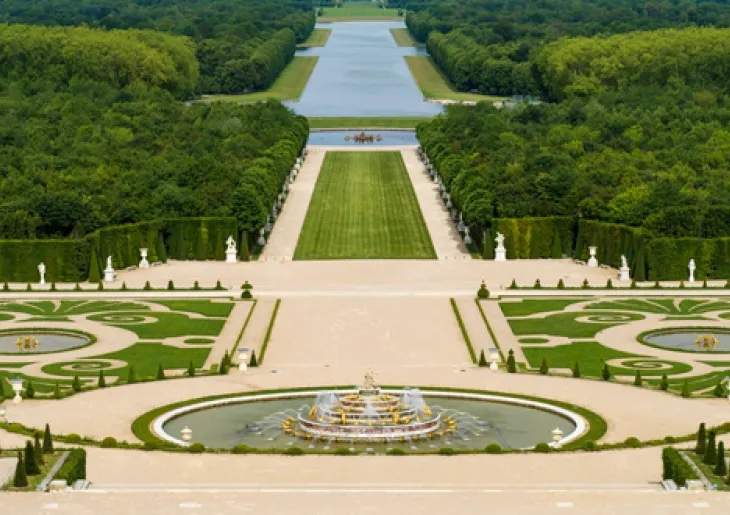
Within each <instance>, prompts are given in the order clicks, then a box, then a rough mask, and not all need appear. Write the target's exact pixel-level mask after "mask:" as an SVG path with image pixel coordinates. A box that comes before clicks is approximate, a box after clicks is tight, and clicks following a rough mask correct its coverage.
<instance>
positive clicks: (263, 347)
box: [258, 299, 281, 366]
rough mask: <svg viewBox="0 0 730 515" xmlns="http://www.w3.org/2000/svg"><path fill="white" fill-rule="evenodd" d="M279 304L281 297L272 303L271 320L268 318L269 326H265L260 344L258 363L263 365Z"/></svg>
mask: <svg viewBox="0 0 730 515" xmlns="http://www.w3.org/2000/svg"><path fill="white" fill-rule="evenodd" d="M280 305H281V299H276V302H275V303H274V310H273V311H272V312H271V320H269V326H268V327H267V328H266V336H264V343H263V344H262V345H261V355H260V356H259V360H258V364H259V366H261V365H263V363H264V358H265V357H266V349H268V348H269V341H270V340H271V333H272V332H273V331H274V324H275V323H276V315H277V314H278V313H279V306H280Z"/></svg>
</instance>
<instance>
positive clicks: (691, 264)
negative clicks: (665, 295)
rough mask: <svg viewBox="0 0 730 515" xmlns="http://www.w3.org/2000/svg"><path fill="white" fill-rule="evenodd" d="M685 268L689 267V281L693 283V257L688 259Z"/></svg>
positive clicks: (695, 267) (694, 266)
mask: <svg viewBox="0 0 730 515" xmlns="http://www.w3.org/2000/svg"><path fill="white" fill-rule="evenodd" d="M687 268H689V282H691V283H693V282H695V270H697V265H696V264H695V258H692V259H690V260H689V265H687Z"/></svg>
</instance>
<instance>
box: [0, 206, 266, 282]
mask: <svg viewBox="0 0 730 515" xmlns="http://www.w3.org/2000/svg"><path fill="white" fill-rule="evenodd" d="M228 236H233V237H234V239H236V242H237V244H238V246H239V250H240V251H242V254H241V255H242V257H244V258H246V257H247V250H244V249H247V246H246V245H243V242H242V241H241V237H242V236H243V237H247V235H245V234H243V235H242V234H239V232H238V224H237V222H236V219H235V218H232V217H217V218H216V217H201V218H166V219H162V220H154V221H149V222H139V223H134V224H126V225H117V226H110V227H105V228H103V229H99V230H98V231H95V232H93V233H91V234H88V235H87V236H85V237H84V238H81V239H76V240H72V239H69V240H0V281H3V282H5V281H7V282H38V280H39V275H38V264H39V263H40V262H41V261H42V262H43V263H45V265H46V281H47V282H49V283H50V282H62V281H63V282H79V281H83V280H86V279H88V280H89V281H91V282H97V281H99V280H100V278H101V273H102V271H103V270H104V268H106V260H107V257H108V256H112V265H113V266H114V268H115V269H123V268H127V267H130V266H136V265H137V264H139V260H140V255H139V249H140V248H144V247H146V248H147V249H148V253H147V259H148V260H149V261H150V262H155V261H163V262H164V261H167V258H168V256H169V257H171V258H174V259H196V260H206V259H218V260H222V259H225V249H226V240H227V239H228ZM248 238H249V239H250V238H251V236H248Z"/></svg>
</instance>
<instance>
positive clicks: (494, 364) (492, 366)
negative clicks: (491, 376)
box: [489, 361, 499, 372]
mask: <svg viewBox="0 0 730 515" xmlns="http://www.w3.org/2000/svg"><path fill="white" fill-rule="evenodd" d="M489 370H491V371H492V372H496V371H497V370H499V365H498V364H497V362H496V361H492V362H491V363H490V364H489Z"/></svg>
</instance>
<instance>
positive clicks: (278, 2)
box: [0, 0, 315, 93]
mask: <svg viewBox="0 0 730 515" xmlns="http://www.w3.org/2000/svg"><path fill="white" fill-rule="evenodd" d="M314 21H315V18H314V13H313V10H312V4H311V2H310V1H309V0H207V1H204V2H201V1H198V0H43V1H33V2H29V1H27V0H0V22H7V23H25V24H33V25H63V26H78V25H86V26H89V27H96V28H105V29H150V30H155V31H161V32H169V33H173V34H177V35H182V36H188V37H189V38H191V39H192V40H193V41H194V42H195V47H196V54H197V58H198V61H199V63H200V81H199V84H198V86H197V91H198V92H202V93H234V92H245V91H251V90H259V89H264V88H266V87H268V86H269V85H270V84H271V83H272V82H273V80H274V79H275V78H276V77H277V76H278V75H279V72H281V70H282V69H283V68H284V66H285V65H286V63H288V62H289V61H290V60H291V58H292V56H293V55H294V50H295V47H296V42H297V41H303V40H304V39H306V37H307V36H308V35H309V33H310V32H311V31H312V29H313V27H314Z"/></svg>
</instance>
